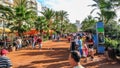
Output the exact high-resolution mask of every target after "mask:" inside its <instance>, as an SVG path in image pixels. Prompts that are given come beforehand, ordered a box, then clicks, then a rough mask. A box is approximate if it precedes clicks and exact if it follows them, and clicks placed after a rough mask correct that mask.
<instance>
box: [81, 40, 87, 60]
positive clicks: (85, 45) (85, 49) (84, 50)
mask: <svg viewBox="0 0 120 68" xmlns="http://www.w3.org/2000/svg"><path fill="white" fill-rule="evenodd" d="M82 50H83V56H84V57H85V62H87V56H88V47H87V44H86V40H83V48H82Z"/></svg>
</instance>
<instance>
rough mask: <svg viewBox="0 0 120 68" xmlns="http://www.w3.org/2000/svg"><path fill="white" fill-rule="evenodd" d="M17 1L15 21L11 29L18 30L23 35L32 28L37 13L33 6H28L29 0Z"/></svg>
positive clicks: (14, 9)
mask: <svg viewBox="0 0 120 68" xmlns="http://www.w3.org/2000/svg"><path fill="white" fill-rule="evenodd" d="M15 3H16V5H15V7H13V12H14V23H12V25H13V27H12V28H11V29H13V30H17V31H18V34H19V35H21V33H23V32H24V31H27V30H29V29H30V28H31V24H33V23H34V21H35V18H36V15H37V13H36V11H34V10H33V9H32V8H28V7H27V0H15Z"/></svg>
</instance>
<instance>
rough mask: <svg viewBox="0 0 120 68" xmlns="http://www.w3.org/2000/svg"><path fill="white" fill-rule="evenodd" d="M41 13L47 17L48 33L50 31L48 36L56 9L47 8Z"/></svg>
mask: <svg viewBox="0 0 120 68" xmlns="http://www.w3.org/2000/svg"><path fill="white" fill-rule="evenodd" d="M41 13H42V14H43V16H44V17H45V19H46V22H47V27H48V30H47V33H48V36H49V30H50V29H51V24H52V22H53V21H52V19H53V17H54V11H53V10H52V9H49V8H46V9H44V11H42V12H41Z"/></svg>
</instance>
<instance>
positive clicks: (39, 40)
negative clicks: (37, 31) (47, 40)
mask: <svg viewBox="0 0 120 68" xmlns="http://www.w3.org/2000/svg"><path fill="white" fill-rule="evenodd" d="M37 42H38V45H39V48H40V49H41V48H42V38H41V37H39V38H38V39H37Z"/></svg>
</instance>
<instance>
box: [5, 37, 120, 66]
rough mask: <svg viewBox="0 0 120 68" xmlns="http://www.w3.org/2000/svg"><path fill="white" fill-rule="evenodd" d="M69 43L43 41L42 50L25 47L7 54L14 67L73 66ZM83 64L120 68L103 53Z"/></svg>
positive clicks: (63, 41) (64, 41)
mask: <svg viewBox="0 0 120 68" xmlns="http://www.w3.org/2000/svg"><path fill="white" fill-rule="evenodd" d="M69 45H70V43H68V42H67V41H66V40H63V39H62V40H61V41H59V42H52V41H46V42H43V48H42V50H40V49H38V47H37V48H36V49H31V48H24V49H21V50H19V51H14V52H9V54H8V55H7V56H8V57H9V58H10V59H11V61H12V63H13V68H71V67H70V65H69V61H68V55H69V50H68V49H69ZM83 61H84V58H82V59H81V64H82V65H83V66H84V67H85V68H120V64H119V63H117V62H115V61H107V60H106V58H105V57H104V56H103V55H96V56H95V60H94V61H89V62H87V63H84V62H83Z"/></svg>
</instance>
